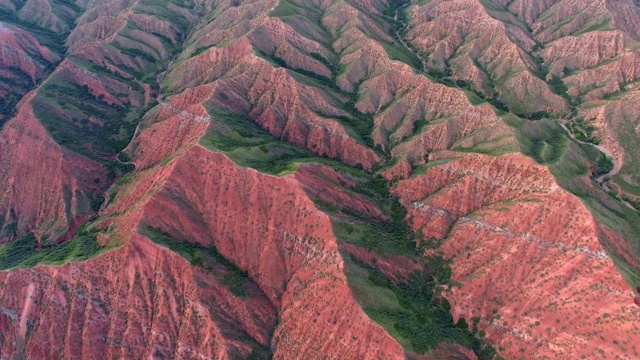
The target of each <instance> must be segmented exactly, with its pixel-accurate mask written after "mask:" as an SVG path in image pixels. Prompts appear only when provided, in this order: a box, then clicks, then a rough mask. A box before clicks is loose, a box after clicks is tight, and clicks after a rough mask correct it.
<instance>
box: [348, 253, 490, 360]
mask: <svg viewBox="0 0 640 360" xmlns="http://www.w3.org/2000/svg"><path fill="white" fill-rule="evenodd" d="M344 258H345V271H346V274H347V279H348V281H349V286H350V287H351V289H352V291H353V294H354V296H355V297H356V300H358V302H359V303H360V305H361V306H362V308H363V310H364V311H365V312H366V313H367V315H368V316H369V317H371V319H373V320H374V321H376V322H377V323H379V324H380V325H382V326H383V327H384V328H385V330H387V332H389V334H391V335H392V336H393V337H394V338H395V339H396V340H398V342H400V344H402V345H403V346H404V347H406V348H408V349H411V350H412V351H413V352H416V353H418V354H425V353H426V352H427V351H429V350H432V349H434V348H436V347H437V346H438V344H441V343H447V342H449V343H458V344H461V345H463V346H465V347H467V348H469V349H473V350H474V352H475V353H476V354H478V358H479V359H493V357H494V356H495V354H496V352H495V350H494V349H493V347H492V346H490V345H488V344H486V342H485V341H484V340H483V339H482V338H481V337H480V336H479V335H477V334H475V333H471V332H470V331H469V329H468V327H467V326H464V325H466V321H464V320H461V321H459V325H456V324H454V322H453V317H452V316H451V314H449V309H450V305H449V303H448V302H447V300H446V299H443V298H441V297H440V296H438V295H437V294H438V291H437V285H438V284H437V282H436V281H435V278H434V277H433V275H432V274H431V272H430V271H429V270H424V271H423V272H414V273H413V274H411V276H410V279H409V281H408V282H407V283H395V282H393V281H391V280H390V279H389V278H387V277H385V276H384V275H383V274H382V273H380V272H379V271H377V270H376V269H374V268H372V267H369V266H367V265H365V264H363V263H361V262H359V261H358V260H357V259H355V258H353V257H350V256H349V255H346V256H344ZM429 269H430V268H429Z"/></svg>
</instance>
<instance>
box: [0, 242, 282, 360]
mask: <svg viewBox="0 0 640 360" xmlns="http://www.w3.org/2000/svg"><path fill="white" fill-rule="evenodd" d="M217 276H222V274H220V273H218V275H217ZM0 283H1V284H2V290H0V303H1V304H2V305H0V330H1V331H0V333H1V334H2V335H0V353H2V357H3V358H13V357H24V358H29V359H45V358H49V359H51V358H89V357H91V358H114V357H124V358H131V359H133V358H148V357H172V358H191V359H211V358H242V357H247V356H249V354H251V352H252V351H253V349H260V348H263V347H268V346H269V342H270V336H271V334H270V332H271V331H272V330H271V329H273V326H274V325H275V323H276V312H275V309H274V308H273V306H272V305H271V304H270V303H269V300H268V299H267V298H266V297H265V296H264V295H263V294H262V293H261V292H260V290H259V289H258V288H257V287H255V285H252V286H248V285H247V287H248V289H247V292H248V294H249V295H250V296H247V297H246V298H242V299H241V298H238V297H236V296H234V295H232V294H231V293H230V291H229V290H228V289H227V288H226V287H225V286H224V285H222V284H221V279H219V278H216V276H211V274H210V273H207V272H205V271H203V270H201V269H199V268H197V267H193V266H191V265H190V264H189V263H188V262H187V261H186V260H185V259H183V258H182V257H180V256H179V255H177V254H175V253H173V252H171V251H170V250H168V249H165V248H162V247H159V246H158V245H155V244H152V243H151V242H150V241H149V240H148V239H145V238H143V237H141V236H136V237H134V238H133V239H131V241H130V242H129V243H128V244H127V245H125V246H123V247H122V248H119V249H117V250H114V251H111V252H109V253H107V254H105V255H103V256H101V257H99V258H96V259H93V260H90V261H86V262H83V263H72V264H67V265H65V266H63V267H59V268H58V267H51V266H41V267H37V268H35V269H21V270H16V271H12V272H2V273H0Z"/></svg>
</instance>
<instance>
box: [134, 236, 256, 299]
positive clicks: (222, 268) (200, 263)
mask: <svg viewBox="0 0 640 360" xmlns="http://www.w3.org/2000/svg"><path fill="white" fill-rule="evenodd" d="M138 232H139V233H140V234H141V235H143V236H145V237H147V238H148V239H150V240H151V241H153V242H154V243H156V244H158V245H161V246H164V247H166V248H168V249H169V250H171V251H173V252H175V253H177V254H179V255H180V256H182V257H183V258H185V259H186V260H187V261H189V263H191V265H193V266H197V267H199V268H201V269H204V270H206V271H209V272H215V273H216V274H222V283H223V284H224V285H226V286H227V288H228V289H229V291H230V292H231V293H232V294H233V295H235V296H237V297H245V296H246V295H247V289H246V286H247V282H248V281H250V280H249V276H248V275H247V273H246V272H244V271H242V270H240V269H239V268H238V267H237V266H236V265H235V264H233V263H232V262H230V261H229V260H227V259H225V257H224V256H222V255H221V254H220V253H219V252H218V250H217V249H216V248H215V247H214V246H210V247H204V246H202V245H199V244H194V243H190V242H186V241H178V240H176V239H174V238H173V237H172V236H171V235H170V234H168V233H166V232H164V231H162V230H161V229H158V228H154V227H151V226H148V225H143V224H141V225H140V226H139V227H138Z"/></svg>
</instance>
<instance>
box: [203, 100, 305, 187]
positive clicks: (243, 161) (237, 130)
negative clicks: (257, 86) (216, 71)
mask: <svg viewBox="0 0 640 360" xmlns="http://www.w3.org/2000/svg"><path fill="white" fill-rule="evenodd" d="M209 114H210V115H211V117H212V118H213V120H212V121H214V122H215V123H214V124H212V126H210V130H209V132H208V133H207V134H206V135H205V136H203V137H202V138H201V140H200V144H201V145H203V146H205V147H207V148H209V149H212V150H215V151H220V152H222V153H224V154H226V155H227V156H228V157H229V158H231V159H232V160H233V161H234V162H236V163H237V164H238V165H241V166H246V167H250V168H253V169H256V170H258V171H260V172H264V173H268V174H273V175H282V174H285V173H289V172H292V171H294V170H295V169H296V168H297V165H298V163H301V162H307V161H310V159H313V158H315V157H316V155H315V154H313V153H312V152H311V151H309V150H306V149H302V148H299V147H297V146H295V145H291V144H287V143H284V142H281V141H278V140H277V139H275V138H274V137H272V136H271V135H270V134H269V133H267V132H266V131H265V130H263V129H261V128H260V126H259V125H258V124H256V123H255V122H253V121H252V120H251V119H249V118H247V117H245V116H242V115H239V114H236V113H233V112H231V111H229V110H226V109H222V108H215V109H209ZM286 136H287V134H285V135H284V137H286Z"/></svg>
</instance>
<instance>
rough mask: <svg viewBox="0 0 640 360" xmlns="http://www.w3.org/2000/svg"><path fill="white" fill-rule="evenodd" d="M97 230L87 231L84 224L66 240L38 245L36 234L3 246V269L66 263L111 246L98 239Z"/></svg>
mask: <svg viewBox="0 0 640 360" xmlns="http://www.w3.org/2000/svg"><path fill="white" fill-rule="evenodd" d="M96 236H97V232H92V231H87V230H86V227H85V226H83V227H81V228H80V229H78V232H77V234H76V236H75V237H74V238H73V239H72V240H70V241H68V242H66V243H63V244H45V243H47V241H46V240H42V241H41V242H42V244H41V246H38V243H37V240H36V238H35V237H34V236H33V234H27V235H24V236H21V237H19V238H18V239H17V240H15V241H13V242H11V243H8V244H6V245H2V246H0V270H6V269H13V268H21V267H34V266H36V265H38V264H48V265H63V264H66V263H68V262H72V261H84V260H88V259H91V258H94V257H96V256H98V255H99V254H101V253H103V252H104V251H106V250H108V249H110V247H105V246H102V245H101V244H100V243H98V241H97V240H96Z"/></svg>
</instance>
